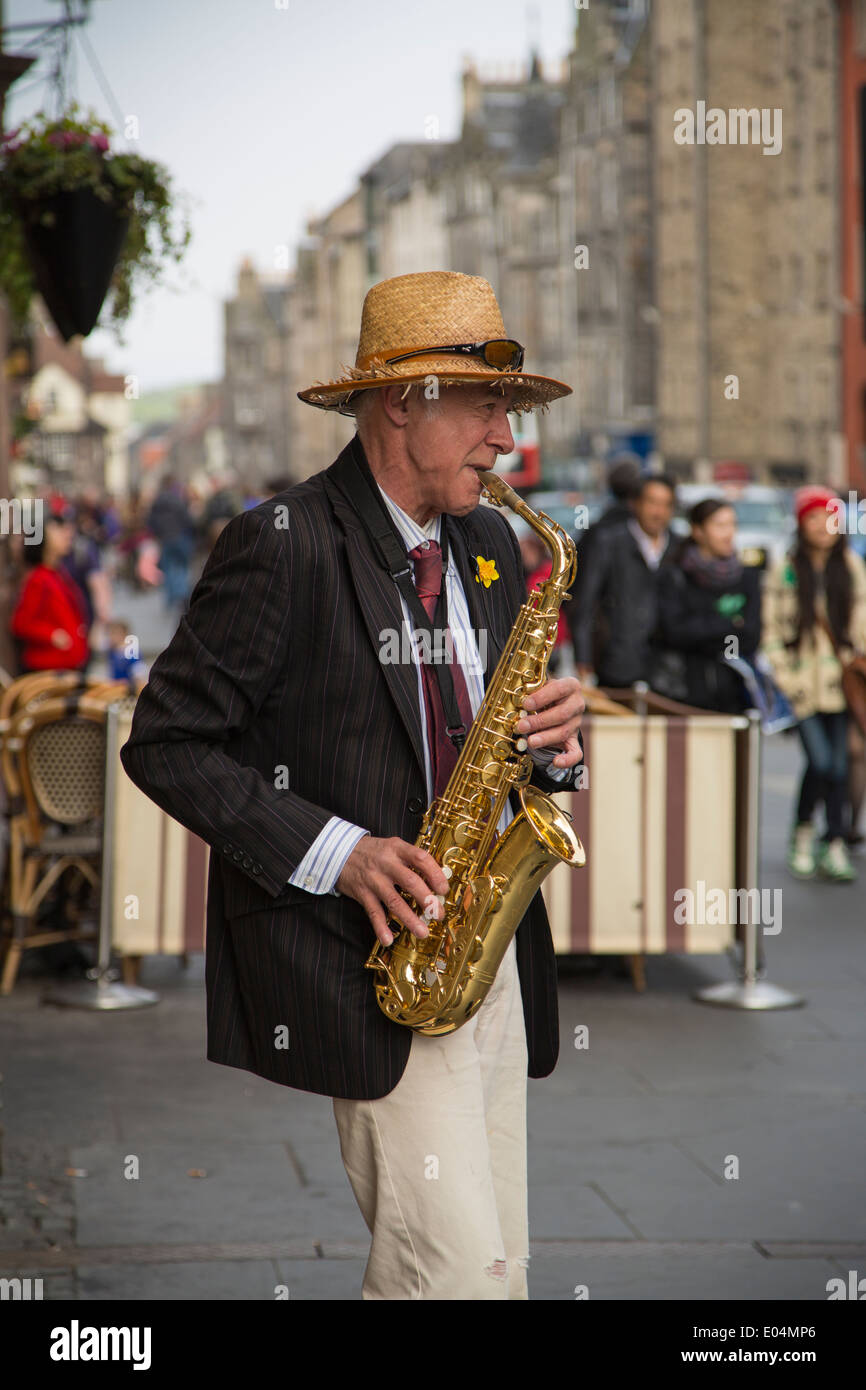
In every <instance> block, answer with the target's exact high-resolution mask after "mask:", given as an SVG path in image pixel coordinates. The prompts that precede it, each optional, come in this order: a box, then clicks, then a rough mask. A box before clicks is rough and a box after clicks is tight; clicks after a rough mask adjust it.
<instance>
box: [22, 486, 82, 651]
mask: <svg viewBox="0 0 866 1390" xmlns="http://www.w3.org/2000/svg"><path fill="white" fill-rule="evenodd" d="M74 538H75V526H74V522H73V519H72V513H71V512H70V511H69V510H68V509H57V510H49V509H48V508H46V509H45V519H44V525H43V532H42V540H41V541H38V542H36V543H34V544H33V545H29V544H25V545H24V547H23V550H24V560H25V563H26V564H28V565H29V566H30V567H31V568H30V572H29V574H28V575H27V577H26V579H25V580H24V582H23V584H22V586H21V593H20V595H19V598H18V602H17V604H16V606H15V611H14V612H13V614H12V620H11V624H10V625H11V629H12V633H13V635H14V636H15V637H17V638H18V640H19V643H20V661H21V669H22V674H24V675H26V674H27V673H28V672H30V671H61V670H62V671H84V670H85V668H86V666H87V662H88V659H89V656H90V650H89V647H88V644H87V607H86V604H85V601H84V596H83V594H82V592H81V590H80V588H79V587H78V585H77V584H76V583H75V580H74V579H73V578H72V576H71V575H69V574H67V573H66V570H65V569H64V568H63V566H62V564H61V563H60V561H61V560H62V559H63V556H64V555H68V554H69V551H70V549H71V548H72V542H73V540H74Z"/></svg>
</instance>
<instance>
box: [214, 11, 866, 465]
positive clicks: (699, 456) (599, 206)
mask: <svg viewBox="0 0 866 1390" xmlns="http://www.w3.org/2000/svg"><path fill="white" fill-rule="evenodd" d="M863 12H864V0H777V3H773V4H768V5H755V4H754V3H752V0H697V3H694V4H691V3H688V4H686V3H683V0H653V3H652V4H650V3H648V0H594V2H593V4H592V5H590V6H588V7H586V8H585V9H581V10H578V11H576V14H575V37H574V44H573V49H572V52H571V53H570V55H569V57H568V60H567V64H566V65H565V68H564V70H563V72H562V73H561V74H559V75H549V74H547V73H545V72H544V71H543V70H542V67H541V65H540V63H539V61H538V59H537V57H535V56H531V57H530V59H529V61H528V63H527V64H526V66H525V68H524V69H523V71H522V72H521V73H511V74H508V75H507V76H505V77H503V76H502V75H501V74H494V75H492V76H491V75H487V76H485V75H483V74H480V73H479V71H478V70H477V69H476V68H475V66H474V65H473V64H472V63H468V64H467V65H466V67H465V68H464V71H463V74H462V107H463V109H462V122H461V129H460V134H459V136H458V138H457V139H455V140H453V141H443V140H440V139H439V138H438V136H439V132H438V129H437V128H436V122H435V119H434V118H430V121H429V123H430V129H425V136H426V138H425V139H424V140H419V141H414V142H401V143H399V144H396V145H394V146H392V147H391V148H390V149H388V150H386V151H385V153H384V154H383V155H382V156H381V157H380V158H379V159H378V160H377V161H376V162H375V163H374V164H373V165H371V166H370V167H369V168H368V169H366V170H365V171H364V172H363V173H362V174H361V176H360V178H359V181H358V185H357V187H356V189H354V190H353V191H352V193H351V194H350V195H349V196H348V197H347V198H345V199H344V200H343V201H342V202H341V203H339V204H338V205H337V206H336V207H334V208H333V209H332V210H331V211H330V212H328V213H327V214H326V215H324V216H322V217H319V218H317V219H315V220H313V221H311V222H310V223H309V225H308V227H307V234H306V236H305V238H304V241H303V244H302V245H301V246H300V247H299V249H298V252H297V255H296V258H295V264H294V266H293V268H292V269H291V271H290V272H289V273H288V274H287V276H286V281H285V285H284V286H282V288H281V294H282V299H281V303H282V309H283V316H282V326H283V333H284V339H283V341H284V342H285V360H286V362H287V364H288V376H289V390H288V399H287V401H286V403H285V405H284V415H285V418H286V419H287V420H288V422H289V430H288V432H289V440H288V447H287V450H286V454H285V458H286V463H287V466H288V470H289V472H290V474H291V475H292V476H293V477H295V478H298V479H300V478H304V477H307V476H309V475H310V474H311V473H314V472H317V471H318V470H320V469H321V468H324V467H327V465H328V464H329V463H330V462H331V461H332V460H333V458H334V457H335V456H336V454H337V453H338V452H339V449H340V448H341V447H342V446H343V444H344V443H345V442H346V440H347V439H348V438H349V437H350V436H351V432H352V428H353V425H352V421H351V420H350V419H347V418H346V417H342V416H339V415H337V414H336V413H334V412H326V411H320V410H315V409H311V408H310V407H309V406H307V405H304V404H302V403H301V402H298V401H297V396H296V392H297V391H298V390H299V389H302V388H303V387H305V386H307V385H310V384H312V383H313V382H314V381H326V380H330V379H333V378H334V377H335V376H338V375H341V374H342V370H343V367H344V366H346V365H350V364H352V363H353V362H354V355H355V350H356V346H357V333H358V325H359V322H360V314H361V307H362V304H363V299H364V295H365V293H366V291H367V289H369V287H370V285H372V284H374V283H376V282H377V281H378V280H381V279H384V278H387V277H389V276H393V275H401V274H406V273H408V272H410V271H413V270H431V269H452V270H460V271H463V272H465V273H468V274H474V275H483V276H485V277H486V278H487V279H488V280H490V282H491V283H492V285H493V287H494V289H495V290H496V293H497V297H498V299H499V302H500V305H501V307H502V311H503V317H504V321H505V324H506V330H507V331H508V332H509V333H510V334H512V335H513V336H515V337H517V338H519V339H520V341H522V342H524V343H525V344H526V347H527V366H528V367H529V369H530V370H533V371H537V372H540V373H542V374H545V375H550V376H554V377H559V378H560V379H563V380H565V381H567V382H569V384H570V385H572V386H573V388H574V394H573V395H572V396H570V397H567V398H566V399H564V400H562V401H559V402H557V404H556V407H555V409H553V410H551V411H550V412H549V413H545V414H542V415H540V416H539V418H538V427H539V439H540V447H541V454H542V459H543V460H544V462H545V464H547V465H548V466H551V465H554V466H555V465H557V464H559V465H560V467H559V468H558V469H557V474H558V477H559V478H560V479H561V478H562V477H563V473H562V469H563V468H565V469H566V470H567V468H568V467H569V466H570V464H569V461H573V462H575V463H576V462H577V460H585V459H587V458H594V459H595V460H602V459H604V458H605V457H606V456H609V455H611V454H613V453H619V452H621V451H622V450H623V449H624V448H625V449H629V448H630V449H632V450H633V452H635V453H636V454H638V455H639V456H644V457H647V456H650V457H651V460H652V462H653V463H654V464H657V465H661V466H665V467H667V468H668V469H669V470H670V471H672V472H674V473H675V474H677V475H679V476H680V477H683V478H696V479H698V480H708V479H709V478H710V477H712V475H713V470H714V469H715V468H716V467H717V466H720V465H723V464H729V463H731V462H737V463H738V464H740V465H741V466H742V467H743V469H744V471H745V472H747V473H748V474H749V475H750V476H751V477H752V478H753V479H754V480H755V481H758V482H769V483H773V482H775V483H779V484H784V485H790V484H796V483H799V482H802V481H804V480H807V479H825V480H828V481H830V482H832V483H834V484H835V485H836V486H842V485H843V484H844V483H845V482H846V480H847V479H848V478H849V477H853V473H852V472H851V469H852V467H853V462H852V458H853V456H852V455H851V454H850V452H849V458H848V461H847V464H846V442H845V441H846V436H847V437H848V438H849V439H850V438H851V431H852V429H853V430H854V432H855V434H856V431H857V429H859V431H860V433H859V435H858V436H857V438H858V439H859V441H860V443H859V444H858V446H857V448H859V450H860V452H859V454H857V458H859V459H861V460H862V454H863V448H864V444H866V441H864V438H863V435H864V422H866V358H863V360H862V361H861V359H860V357H858V352H859V348H858V347H857V345H856V344H855V343H854V339H853V330H851V328H850V325H849V327H847V328H846V315H848V317H849V319H850V314H851V305H852V304H853V306H854V308H855V311H856V312H857V313H858V314H860V313H862V301H863V290H862V283H860V282H859V280H858V282H857V283H854V282H853V279H852V276H854V275H856V276H857V277H859V276H860V270H859V263H858V264H856V265H854V262H855V260H856V259H857V258H856V257H854V255H853V253H852V252H850V251H849V252H847V253H846V252H845V251H844V246H845V245H846V244H847V243H845V240H844V236H843V232H844V226H843V220H844V219H846V218H847V220H848V221H849V222H850V221H851V219H852V217H854V216H855V213H856V216H857V217H858V218H859V219H860V220H859V222H858V223H857V226H859V227H860V232H859V240H857V246H858V248H859V247H860V244H861V242H862V208H861V206H860V193H859V189H860V187H861V182H860V180H861V170H860V168H859V166H857V165H856V159H854V156H853V155H850V156H846V154H845V150H846V145H845V143H844V139H843V138H842V137H843V136H844V134H845V125H846V122H847V123H848V124H849V125H851V130H850V131H849V136H850V138H849V145H850V146H851V149H861V148H862V139H861V138H859V128H858V129H857V130H855V129H854V123H855V115H854V112H853V110H852V107H853V106H854V105H856V101H857V100H858V99H859V98H858V97H857V96H856V93H857V91H859V87H858V86H857V83H858V81H859V79H858V78H857V76H856V72H855V70H854V69H853V68H851V69H850V71H848V70H847V69H846V61H847V60H846V57H845V53H844V52H843V51H842V50H843V49H844V45H843V44H842V39H843V38H844V35H845V34H846V33H848V32H850V34H851V35H852V36H853V38H852V42H854V43H855V45H856V43H857V42H861V40H858V39H857V34H862V29H863V25H864V19H863ZM846 15H847V18H846ZM848 49H849V50H850V44H849V45H848ZM858 51H859V50H858ZM840 54H841V56H840ZM861 56H862V55H861ZM846 72H847V78H846V77H845V74H846ZM843 79H845V80H843ZM845 81H847V87H848V90H846V89H845ZM860 85H862V82H861V84H860ZM713 109H716V110H718V111H720V112H721V113H722V114H723V115H724V117H725V118H726V119H728V118H731V120H732V121H733V125H729V130H731V131H735V132H738V136H737V134H732V135H731V139H730V140H726V141H725V142H724V143H712V140H707V139H705V138H704V135H705V132H704V131H703V130H700V131H699V133H697V134H696V136H695V138H694V139H692V140H691V141H690V142H680V140H679V139H678V138H676V134H675V132H676V125H677V119H678V117H679V115H680V113H681V112H682V111H683V110H688V111H690V112H692V113H693V114H694V118H695V121H696V126H695V130H696V131H698V126H699V125H700V121H701V118H702V116H703V115H704V114H705V113H706V112H708V111H712V110H713ZM864 109H866V108H864ZM856 119H859V118H856ZM776 121H778V123H779V126H778V134H779V137H780V148H779V151H778V153H764V149H765V147H767V145H768V144H770V143H772V142H771V140H770V136H769V132H771V131H772V130H774V129H775V127H774V122H776ZM765 137H766V138H765ZM840 147H841V150H842V153H841V155H840ZM846 158H847V165H846V162H845V161H846ZM852 159H854V164H852ZM846 169H847V173H846ZM846 179H847V181H848V184H850V197H849V199H848V201H849V204H850V207H849V208H848V211H847V212H846V210H845V205H844V200H843V197H842V185H843V184H844V182H845V180H846ZM855 188H856V190H858V191H857V193H856V198H855ZM855 203H856V206H855ZM852 226H853V224H852ZM852 235H854V236H855V239H856V236H857V233H856V229H854V230H853V231H852ZM849 241H850V237H849ZM840 248H842V249H840ZM857 254H858V256H859V250H858V253H857ZM846 255H847V262H845V260H844V258H845V256H846ZM846 264H847V266H848V269H847V270H846V269H845V266H846ZM852 265H853V266H854V270H852V269H851V267H852ZM246 273H247V276H248V299H249V302H250V303H257V302H259V303H260V302H261V300H262V297H263V294H264V290H263V288H262V286H261V285H256V284H254V283H253V281H255V280H256V277H255V275H254V273H253V272H252V270H251V268H248V269H247V272H246ZM846 275H847V280H845V284H846V285H847V288H846V289H845V290H844V292H843V279H845V276H846ZM846 305H847V306H848V307H846ZM245 322H246V323H247V325H248V332H250V333H258V334H260V336H261V338H262V341H263V343H264V342H265V341H266V340H267V339H268V337H270V336H272V334H273V329H272V327H271V325H270V324H269V322H268V317H267V314H266V313H264V312H263V311H262V310H261V308H260V309H259V310H258V311H257V312H256V313H250V314H248V315H247V316H246V319H245ZM227 343H228V338H227ZM845 344H847V347H846V346H845ZM245 351H246V357H245V363H246V365H245V368H244V370H246V371H247V372H248V373H249V372H251V371H252V367H251V366H250V363H251V362H252V360H253V359H252V357H251V356H250V353H249V351H248V350H246V349H245ZM227 354H228V346H227ZM846 354H847V356H846ZM227 363H228V356H227ZM229 375H230V374H229V371H228V367H227V388H230V387H231V386H232V385H233V384H234V382H235V381H239V380H240V376H239V368H238V367H237V366H236V365H235V366H234V367H233V368H232V379H231V381H230V380H229ZM250 389H252V387H250ZM231 394H232V393H231V389H227V395H228V396H231ZM266 414H267V410H266V407H265V405H264V404H263V403H262V404H261V405H260V406H259V407H258V412H257V414H256V423H255V424H249V425H247V426H245V427H244V429H243V430H237V431H236V432H235V433H234V434H229V437H228V446H229V455H230V458H231V462H232V464H233V465H234V466H235V467H237V468H238V469H239V471H241V470H242V468H243V466H244V460H245V457H246V456H245V454H244V452H243V448H242V447H241V446H242V444H243V440H244V439H246V440H247V441H249V440H250V439H251V438H252V437H253V433H254V431H255V430H259V431H261V432H263V433H268V431H269V430H270V429H271V426H270V425H266V424H265V422H264V421H265V416H266ZM855 417H856V421H855ZM857 421H859V423H857ZM852 422H853V423H852ZM236 442H237V444H238V446H239V452H238V453H237V454H235V453H234V449H235V444H236Z"/></svg>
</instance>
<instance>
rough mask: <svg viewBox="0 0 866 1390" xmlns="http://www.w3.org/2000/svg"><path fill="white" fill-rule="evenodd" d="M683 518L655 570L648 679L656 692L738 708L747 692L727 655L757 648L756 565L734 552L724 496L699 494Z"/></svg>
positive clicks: (733, 518)
mask: <svg viewBox="0 0 866 1390" xmlns="http://www.w3.org/2000/svg"><path fill="white" fill-rule="evenodd" d="M688 519H689V524H690V526H691V534H690V535H689V536H687V537H686V538H685V539H684V540H683V542H682V543H681V545H680V546H679V547H678V549H677V550H676V552H675V553H674V554H672V556H671V562H670V564H668V565H665V566H664V568H663V569H662V570H661V571H660V572H659V581H658V612H659V619H658V627H657V629H656V635H655V641H654V646H655V648H656V655H655V658H654V665H653V672H652V676H651V679H650V684H651V686H652V688H653V690H657V691H658V692H659V694H661V695H667V696H669V697H670V698H671V699H673V700H682V701H684V702H685V703H686V704H689V705H696V706H697V707H698V708H699V709H713V710H719V711H720V712H722V713H725V714H737V713H739V712H740V711H741V710H742V709H744V708H745V705H746V698H745V696H746V692H745V687H744V685H743V681H742V677H741V676H740V675H739V674H738V673H737V671H736V670H735V669H734V668H733V667H732V666H731V665H730V662H729V661H728V660H726V658H730V657H731V656H734V657H749V656H751V655H752V654H753V653H754V652H755V651H756V650H757V647H758V643H759V641H760V636H761V592H760V584H759V578H758V571H757V570H756V569H753V568H750V567H748V566H746V565H744V564H743V562H742V560H741V559H740V557H739V556H738V554H737V552H736V549H735V544H734V543H735V537H736V528H737V514H736V512H735V511H734V508H733V507H732V506H731V504H730V503H729V502H725V501H724V500H723V499H722V498H720V497H705V498H703V499H702V501H700V502H698V503H697V504H696V505H695V506H694V507H692V509H691V511H690V512H689V518H688ZM732 638H735V639H736V640H735V641H734V642H732V640H731V639H732Z"/></svg>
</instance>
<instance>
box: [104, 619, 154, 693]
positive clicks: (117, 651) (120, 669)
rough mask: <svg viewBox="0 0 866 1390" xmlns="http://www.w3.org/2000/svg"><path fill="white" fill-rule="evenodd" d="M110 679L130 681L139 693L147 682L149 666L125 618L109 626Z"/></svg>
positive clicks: (108, 655) (131, 685) (108, 658)
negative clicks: (142, 657)
mask: <svg viewBox="0 0 866 1390" xmlns="http://www.w3.org/2000/svg"><path fill="white" fill-rule="evenodd" d="M106 655H107V664H108V677H109V680H113V681H128V682H129V684H130V687H131V688H132V689H133V690H134V691H135V692H136V694H137V693H138V691H139V690H141V688H142V686H143V685H144V684H145V682H146V680H147V666H146V665H145V663H144V662H143V661H142V659H141V655H140V653H139V650H138V641H137V639H136V638H134V637H133V635H132V634H131V633H130V631H129V626H128V624H127V621H126V619H125V618H115V619H114V620H113V621H112V622H110V623H109V624H108V650H107V653H106Z"/></svg>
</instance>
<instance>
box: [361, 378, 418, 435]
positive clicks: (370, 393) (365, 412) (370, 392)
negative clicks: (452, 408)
mask: <svg viewBox="0 0 866 1390" xmlns="http://www.w3.org/2000/svg"><path fill="white" fill-rule="evenodd" d="M383 384H384V385H390V383H387V382H386V383H383ZM423 385H424V383H423V382H421V381H408V382H407V383H406V389H405V390H404V392H403V396H404V397H405V396H407V395H408V394H409V392H410V391H412V390H413V388H416V387H417V389H418V391H419V392H420V391H421V389H422V387H423ZM377 395H378V388H373V387H368V388H367V390H365V391H359V392H358V394H357V395H356V397H355V399H354V401H352V409H353V411H354V413H355V424H356V426H361V425H363V424H364V422H365V421H366V420H367V419H369V416H370V412H371V411H372V409H373V404H374V402H375V399H376V396H377ZM420 399H421V402H422V405H423V409H424V416H425V419H427V420H432V419H433V417H434V415H435V414H436V409H437V406H438V405H439V397H438V396H434V397H432V398H430V397H424V396H421V398H420Z"/></svg>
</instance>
